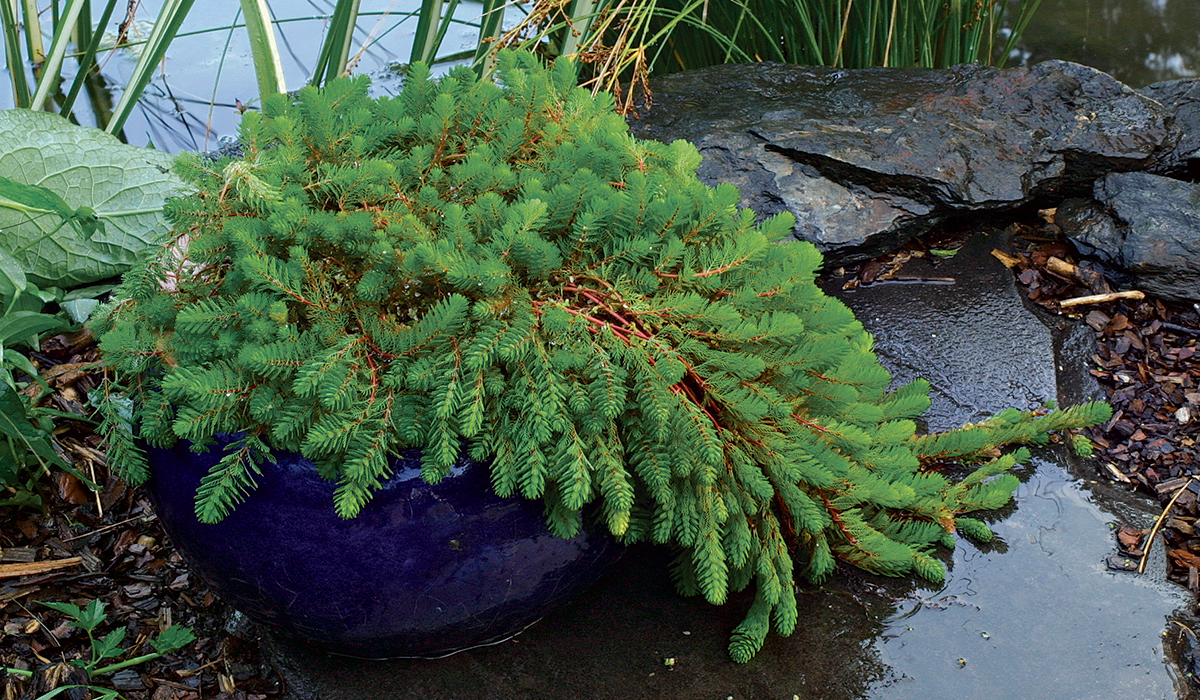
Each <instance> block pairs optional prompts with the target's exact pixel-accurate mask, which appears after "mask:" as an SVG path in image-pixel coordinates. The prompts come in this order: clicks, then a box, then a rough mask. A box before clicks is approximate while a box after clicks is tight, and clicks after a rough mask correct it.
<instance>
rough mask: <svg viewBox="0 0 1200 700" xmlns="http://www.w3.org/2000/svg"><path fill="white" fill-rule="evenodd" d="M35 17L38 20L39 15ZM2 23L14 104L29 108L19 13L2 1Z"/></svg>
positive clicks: (0, 1) (0, 8)
mask: <svg viewBox="0 0 1200 700" xmlns="http://www.w3.org/2000/svg"><path fill="white" fill-rule="evenodd" d="M33 17H34V19H35V20H36V19H37V14H34V16H33ZM0 21H2V22H3V23H4V58H5V60H6V61H7V65H8V75H9V84H10V85H11V87H12V93H13V104H14V105H15V106H17V107H28V106H29V83H27V82H26V80H25V59H24V58H22V57H21V37H20V35H19V34H18V33H17V32H16V29H15V28H16V26H17V13H16V10H15V9H14V7H13V5H12V3H11V2H9V1H8V0H0ZM26 24H28V23H26Z"/></svg>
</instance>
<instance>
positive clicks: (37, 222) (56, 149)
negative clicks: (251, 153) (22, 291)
mask: <svg viewBox="0 0 1200 700" xmlns="http://www.w3.org/2000/svg"><path fill="white" fill-rule="evenodd" d="M171 161H172V157H171V155H170V154H167V153H162V152H160V151H153V150H150V149H147V148H138V147H135V146H129V145H126V144H123V143H121V142H120V141H118V140H117V139H116V137H114V136H112V135H110V134H106V133H105V132H103V131H101V130H99V129H93V128H89V127H81V126H76V125H74V124H71V123H70V122H68V121H67V120H66V119H63V118H62V117H59V116H57V115H53V114H49V113H45V112H31V111H29V110H22V109H10V110H4V111H0V176H3V177H5V178H8V179H10V180H12V181H14V182H18V183H22V184H26V185H38V186H40V187H44V188H46V189H48V190H50V191H51V192H52V193H54V194H55V195H58V196H59V197H61V198H62V201H63V202H65V203H66V206H67V207H69V208H70V209H71V210H73V211H74V210H78V209H79V208H80V207H86V208H89V209H92V210H94V211H95V213H96V214H97V215H98V216H99V217H100V222H101V223H103V225H104V226H103V229H101V230H96V231H94V232H92V233H91V235H85V232H84V231H83V230H82V229H81V227H77V226H72V225H65V226H61V227H60V225H61V224H63V217H62V216H60V215H59V214H58V213H45V214H40V213H36V212H35V213H30V212H28V211H21V210H19V209H14V208H10V207H0V259H5V258H6V257H7V258H11V259H15V260H16V261H17V262H18V263H19V264H20V265H21V267H22V268H23V270H24V273H25V276H26V277H28V278H29V281H31V282H33V283H34V284H37V285H40V286H43V287H45V286H57V287H74V286H79V285H81V284H86V283H88V282H94V281H96V280H101V279H105V278H108V277H113V276H116V275H119V274H121V273H122V272H124V271H125V270H127V269H128V268H129V266H130V265H132V264H133V262H134V261H136V260H137V259H138V258H139V257H140V256H141V255H143V254H144V253H145V252H147V251H148V250H149V249H150V248H152V247H154V246H155V241H158V240H161V239H162V237H163V235H164V234H165V232H166V230H167V226H166V224H165V223H164V221H163V217H162V204H163V200H165V199H166V198H167V197H168V196H171V195H173V194H176V193H179V192H182V191H183V190H184V185H183V183H182V181H181V180H179V178H177V177H176V176H175V175H173V174H171V173H170V171H169V170H170V167H171ZM55 229H58V230H57V231H55ZM52 231H53V234H52V235H48V234H50V232H52ZM10 283H11V280H10Z"/></svg>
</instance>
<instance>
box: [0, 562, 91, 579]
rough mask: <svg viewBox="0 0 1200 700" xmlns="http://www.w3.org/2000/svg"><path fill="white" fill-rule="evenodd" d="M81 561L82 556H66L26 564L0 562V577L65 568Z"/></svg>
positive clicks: (14, 576) (26, 574)
mask: <svg viewBox="0 0 1200 700" xmlns="http://www.w3.org/2000/svg"><path fill="white" fill-rule="evenodd" d="M82 561H83V558H82V557H67V558H66V559H55V560H53V561H35V562H30V563H28V564H0V578H16V577H18V576H32V575H33V574H43V573H45V572H47V571H54V570H55V569H67V568H70V567H72V566H78V565H79V564H80V563H81V562H82Z"/></svg>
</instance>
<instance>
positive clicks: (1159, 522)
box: [1137, 474, 1196, 574]
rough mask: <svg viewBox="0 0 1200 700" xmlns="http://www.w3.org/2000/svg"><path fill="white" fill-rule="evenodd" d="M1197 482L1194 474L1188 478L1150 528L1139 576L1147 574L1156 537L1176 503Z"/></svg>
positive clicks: (1176, 490)
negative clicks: (1148, 562) (1151, 549)
mask: <svg viewBox="0 0 1200 700" xmlns="http://www.w3.org/2000/svg"><path fill="white" fill-rule="evenodd" d="M1195 480H1196V475H1195V474H1193V475H1191V476H1189V477H1188V478H1187V481H1185V482H1183V485H1182V486H1180V487H1179V488H1178V489H1175V495H1173V496H1171V500H1169V501H1167V506H1166V507H1165V508H1163V512H1162V513H1159V515H1158V520H1155V521H1154V527H1152V528H1150V534H1149V536H1147V537H1146V548H1145V551H1143V552H1142V560H1141V562H1139V563H1138V568H1137V572H1138V573H1139V574H1144V573H1146V562H1147V561H1149V560H1150V548H1151V547H1152V546H1153V545H1154V536H1155V535H1157V534H1158V531H1159V530H1160V529H1161V528H1162V524H1163V521H1165V520H1166V519H1167V515H1168V514H1169V513H1170V512H1171V509H1172V508H1174V507H1175V501H1178V500H1179V497H1180V496H1182V495H1183V492H1184V491H1187V487H1188V486H1190V485H1191V483H1192V482H1193V481H1195Z"/></svg>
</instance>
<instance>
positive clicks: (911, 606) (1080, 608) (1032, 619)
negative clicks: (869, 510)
mask: <svg viewBox="0 0 1200 700" xmlns="http://www.w3.org/2000/svg"><path fill="white" fill-rule="evenodd" d="M1035 466H1036V469H1035V470H1032V472H1033V473H1032V474H1031V476H1030V478H1029V480H1028V481H1026V482H1025V483H1023V484H1022V486H1021V488H1020V489H1019V490H1018V493H1017V503H1018V507H1017V510H1016V512H1015V513H1014V514H1012V515H1010V516H1008V517H1006V518H1005V519H1003V520H1002V521H1000V522H998V523H995V524H994V529H995V530H996V533H997V535H998V536H999V544H998V545H996V544H993V545H992V546H990V547H987V548H986V549H983V550H981V549H978V548H975V547H973V546H971V545H965V546H959V547H958V548H956V550H955V554H954V566H953V569H952V573H951V576H950V578H949V581H948V583H947V585H946V586H945V587H944V588H942V589H941V590H939V591H936V592H932V593H923V594H922V595H920V596H917V597H914V599H910V600H908V601H906V602H904V603H902V604H901V606H900V607H899V609H898V610H897V612H896V614H895V615H893V616H892V617H891V618H890V619H889V620H888V621H887V622H886V624H885V627H884V631H883V632H882V634H881V635H880V636H879V637H878V639H877V640H876V642H875V644H874V647H875V649H877V650H878V651H879V655H880V660H881V661H882V662H883V663H884V664H885V665H887V666H889V667H890V668H891V669H892V670H893V673H894V674H896V677H893V678H891V679H889V680H887V681H885V682H882V683H880V684H878V685H876V686H874V687H872V689H871V692H870V693H869V695H868V696H869V697H871V698H879V699H881V700H885V699H886V700H908V699H909V698H912V699H914V700H916V699H917V698H931V697H938V698H948V697H956V696H957V697H968V698H1012V699H1013V700H1017V699H1020V698H1034V697H1044V698H1062V699H1066V698H1071V699H1077V700H1083V699H1085V698H1097V699H1101V698H1103V699H1111V698H1142V699H1145V700H1150V699H1152V698H1163V699H1169V698H1175V697H1177V696H1178V695H1177V694H1178V690H1177V685H1179V678H1178V673H1177V671H1175V670H1174V669H1173V667H1172V666H1171V665H1170V664H1166V663H1164V657H1165V652H1164V649H1163V639H1162V634H1163V633H1164V632H1168V631H1169V630H1168V628H1167V624H1168V623H1167V620H1166V616H1167V615H1169V612H1170V611H1171V610H1172V609H1173V608H1176V607H1182V606H1183V605H1184V604H1185V596H1184V592H1183V591H1182V590H1180V589H1177V588H1176V587H1174V586H1171V585H1169V584H1163V583H1162V582H1161V580H1158V581H1156V580H1155V578H1156V577H1155V576H1154V575H1153V574H1152V575H1151V576H1149V577H1138V576H1137V575H1136V574H1133V573H1126V572H1110V571H1107V570H1106V568H1105V563H1104V560H1105V558H1106V557H1108V556H1109V555H1110V554H1111V553H1112V551H1113V536H1112V531H1111V529H1110V525H1112V524H1115V522H1116V519H1115V518H1114V516H1113V515H1112V514H1111V513H1110V512H1107V510H1106V508H1105V506H1104V498H1103V496H1097V495H1096V494H1094V493H1093V492H1091V491H1089V489H1088V486H1087V484H1085V483H1081V482H1080V481H1079V480H1077V479H1075V478H1073V477H1072V476H1071V475H1070V474H1069V473H1068V472H1067V470H1066V469H1064V468H1063V467H1062V466H1060V465H1059V464H1058V463H1056V462H1055V461H1043V460H1036V462H1035ZM1148 510H1149V509H1147V511H1148ZM1151 515H1152V514H1151V513H1150V512H1145V513H1144V514H1143V517H1142V518H1137V519H1136V520H1137V521H1140V522H1139V523H1138V524H1140V525H1146V523H1147V521H1148V520H1149V519H1150V518H1151ZM1151 566H1152V567H1154V566H1157V567H1159V568H1158V569H1157V570H1161V567H1162V566H1163V562H1162V561H1161V557H1159V560H1158V561H1155V562H1152V563H1151ZM1151 570H1152V571H1154V570H1155V569H1151Z"/></svg>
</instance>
